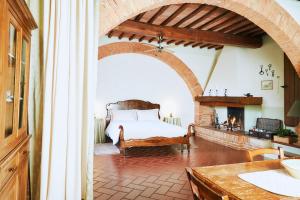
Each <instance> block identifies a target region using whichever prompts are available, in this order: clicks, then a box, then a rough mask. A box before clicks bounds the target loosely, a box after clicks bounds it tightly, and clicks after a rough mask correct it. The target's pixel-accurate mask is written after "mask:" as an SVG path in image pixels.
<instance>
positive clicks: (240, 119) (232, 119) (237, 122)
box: [227, 107, 245, 130]
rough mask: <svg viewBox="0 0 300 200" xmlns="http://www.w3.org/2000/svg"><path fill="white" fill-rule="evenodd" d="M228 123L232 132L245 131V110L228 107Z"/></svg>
mask: <svg viewBox="0 0 300 200" xmlns="http://www.w3.org/2000/svg"><path fill="white" fill-rule="evenodd" d="M227 119H228V120H227V123H228V124H229V127H230V128H231V130H244V129H245V124H244V108H243V107H242V108H240V107H227Z"/></svg>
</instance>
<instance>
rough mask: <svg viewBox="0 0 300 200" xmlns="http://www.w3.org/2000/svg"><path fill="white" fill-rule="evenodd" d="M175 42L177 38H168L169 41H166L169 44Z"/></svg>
mask: <svg viewBox="0 0 300 200" xmlns="http://www.w3.org/2000/svg"><path fill="white" fill-rule="evenodd" d="M174 42H176V40H168V41H166V43H167V44H172V43H174Z"/></svg>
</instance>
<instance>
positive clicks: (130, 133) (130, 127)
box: [106, 120, 187, 144]
mask: <svg viewBox="0 0 300 200" xmlns="http://www.w3.org/2000/svg"><path fill="white" fill-rule="evenodd" d="M120 125H122V126H123V128H124V140H130V139H146V138H150V137H168V138H170V137H179V136H184V135H186V134H187V130H186V129H184V128H181V127H179V126H175V125H172V124H168V123H165V122H162V121H159V120H152V121H111V122H110V124H109V125H108V127H107V129H106V135H107V136H109V137H110V138H111V139H112V141H113V144H117V143H118V142H119V135H120V129H119V126H120Z"/></svg>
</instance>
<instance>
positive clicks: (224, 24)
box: [208, 14, 242, 31]
mask: <svg viewBox="0 0 300 200" xmlns="http://www.w3.org/2000/svg"><path fill="white" fill-rule="evenodd" d="M238 21H242V18H241V17H240V16H237V15H236V14H235V15H234V16H232V17H230V18H228V19H227V20H225V21H224V22H222V23H220V24H217V25H215V26H213V27H210V28H209V29H208V30H209V31H218V29H222V28H226V27H228V26H230V25H232V24H233V23H236V22H238Z"/></svg>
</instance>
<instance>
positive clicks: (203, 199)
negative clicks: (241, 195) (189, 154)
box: [185, 167, 228, 200]
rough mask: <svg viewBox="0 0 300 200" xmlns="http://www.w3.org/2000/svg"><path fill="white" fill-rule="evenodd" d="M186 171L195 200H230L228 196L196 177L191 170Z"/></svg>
mask: <svg viewBox="0 0 300 200" xmlns="http://www.w3.org/2000/svg"><path fill="white" fill-rule="evenodd" d="M185 170H186V173H187V177H188V180H189V183H190V186H191V189H192V192H193V197H194V200H228V196H227V195H223V194H221V193H219V192H217V191H215V190H213V188H211V187H209V186H208V185H206V184H205V183H204V182H203V181H201V180H199V179H198V178H197V177H195V176H194V174H193V171H192V169H191V168H188V167H187V168H185Z"/></svg>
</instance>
